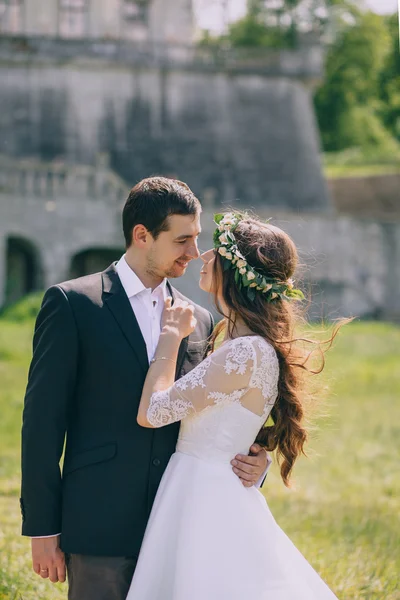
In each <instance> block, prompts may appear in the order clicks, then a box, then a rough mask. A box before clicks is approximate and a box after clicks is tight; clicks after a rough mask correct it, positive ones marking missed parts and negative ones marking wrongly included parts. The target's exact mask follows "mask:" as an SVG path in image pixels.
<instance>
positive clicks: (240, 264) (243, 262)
mask: <svg viewBox="0 0 400 600" xmlns="http://www.w3.org/2000/svg"><path fill="white" fill-rule="evenodd" d="M246 265H247V262H246V261H245V260H243V259H242V258H240V259H239V260H238V262H237V266H238V268H239V269H242V268H243V267H245V266H246Z"/></svg>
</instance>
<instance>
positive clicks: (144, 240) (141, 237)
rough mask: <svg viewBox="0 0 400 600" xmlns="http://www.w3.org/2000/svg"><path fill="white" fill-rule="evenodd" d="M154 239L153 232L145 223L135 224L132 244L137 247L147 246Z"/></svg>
mask: <svg viewBox="0 0 400 600" xmlns="http://www.w3.org/2000/svg"><path fill="white" fill-rule="evenodd" d="M150 238H151V239H152V236H151V233H150V232H149V231H148V229H146V227H145V226H144V225H135V227H134V228H133V230H132V244H133V245H134V246H136V248H145V247H146V246H147V244H148V243H149V241H150Z"/></svg>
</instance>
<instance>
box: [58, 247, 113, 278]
mask: <svg viewBox="0 0 400 600" xmlns="http://www.w3.org/2000/svg"><path fill="white" fill-rule="evenodd" d="M123 253H124V249H123V248H88V249H86V250H82V252H78V254H75V256H73V257H72V260H71V267H70V273H69V274H70V277H71V279H74V278H75V277H82V276H83V275H89V274H90V273H98V272H99V271H104V269H106V268H107V267H108V266H109V265H110V264H111V263H112V262H114V261H116V260H119V259H120V258H121V256H122V255H123Z"/></svg>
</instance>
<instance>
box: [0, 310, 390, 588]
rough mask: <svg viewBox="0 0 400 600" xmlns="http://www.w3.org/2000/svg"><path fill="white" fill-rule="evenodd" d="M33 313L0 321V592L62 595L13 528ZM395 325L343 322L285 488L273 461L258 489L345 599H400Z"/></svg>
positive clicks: (16, 527)
mask: <svg viewBox="0 0 400 600" xmlns="http://www.w3.org/2000/svg"><path fill="white" fill-rule="evenodd" d="M32 330H33V320H32V319H28V320H27V321H26V322H22V321H21V322H16V321H8V320H5V319H4V318H3V319H0V379H1V382H2V384H1V387H0V413H1V419H0V532H1V534H0V598H1V599H2V600H22V599H23V600H39V599H40V600H63V599H66V597H67V593H66V585H65V584H64V585H60V584H58V585H56V586H54V585H53V584H51V583H50V582H49V581H46V580H42V579H40V578H39V577H37V575H35V574H34V573H33V572H32V569H31V561H30V543H29V540H28V539H27V538H23V537H21V535H20V527H21V523H20V512H19V503H18V497H19V481H20V474H19V462H20V461H19V445H20V428H21V412H22V405H23V396H24V389H25V384H26V374H27V369H28V365H29V360H30V356H31V338H32ZM399 361H400V329H399V328H398V327H396V326H394V325H390V324H384V323H354V324H351V325H349V326H347V327H345V329H344V331H343V333H342V334H341V335H340V337H339V339H338V340H337V342H336V343H335V347H334V349H333V351H331V352H330V353H329V354H328V356H327V368H326V370H325V372H324V374H323V376H322V377H323V380H322V384H323V385H328V384H329V387H330V391H329V394H324V397H325V401H323V398H322V392H320V393H319V401H321V402H322V401H323V405H324V412H327V411H328V409H329V413H330V414H329V416H324V417H322V418H321V417H320V418H319V419H318V421H317V425H318V429H314V431H313V432H312V433H311V440H310V444H309V447H308V454H309V457H308V458H302V459H300V460H299V463H298V465H296V467H295V488H294V490H293V491H290V490H287V489H286V488H285V487H284V486H283V484H282V482H281V481H280V478H279V472H278V468H277V467H276V465H275V466H274V467H273V469H272V472H271V473H270V475H269V476H268V479H267V482H266V484H265V486H264V489H263V492H264V494H265V496H266V498H267V500H268V503H269V505H270V507H271V510H272V512H273V514H274V516H275V518H276V520H277V522H278V523H279V525H280V526H281V527H282V528H283V529H284V530H285V531H286V533H287V534H288V535H289V536H290V538H291V539H292V540H293V542H294V543H295V544H296V546H297V547H298V548H299V549H300V550H301V552H302V553H303V554H304V555H305V557H306V558H307V560H309V561H310V562H311V564H312V565H313V566H314V567H315V568H316V569H317V571H318V572H319V573H320V574H321V575H322V577H323V578H324V579H325V580H326V581H327V583H328V584H329V585H330V586H331V587H332V589H333V590H334V592H335V593H336V594H337V596H338V597H339V598H343V600H367V599H368V600H383V599H384V600H398V599H399V595H398V573H399V571H400V564H399V553H398V548H399V545H400V525H399V520H398V519H397V518H396V517H397V515H398V514H399V512H400V480H399V477H398V464H399V460H400V457H399V440H400V429H399V423H400V404H399V402H398V398H399V397H400V371H399V369H398V364H399Z"/></svg>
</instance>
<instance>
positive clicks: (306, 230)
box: [0, 163, 400, 319]
mask: <svg viewBox="0 0 400 600" xmlns="http://www.w3.org/2000/svg"><path fill="white" fill-rule="evenodd" d="M23 168H24V169H25V171H27V172H30V173H31V176H30V177H25V179H23V178H21V176H19V177H17V174H16V171H15V170H14V171H13V169H12V168H9V170H8V178H7V177H4V176H3V177H0V305H1V304H2V298H4V289H5V281H6V247H7V239H9V238H10V237H12V238H14V239H17V240H21V242H23V243H24V244H25V245H27V246H28V245H29V246H31V247H32V248H34V250H35V256H36V259H35V260H37V261H38V263H39V265H38V266H39V268H40V271H41V272H42V274H43V277H42V283H43V285H44V287H48V286H49V285H52V284H54V283H57V282H60V281H63V280H65V279H66V278H68V277H69V274H70V272H71V267H73V265H74V263H75V260H74V259H75V258H76V257H77V255H80V254H82V253H83V252H84V251H89V250H91V252H90V253H89V256H88V258H90V261H89V262H90V264H96V265H98V267H97V268H99V269H103V268H106V267H107V266H108V264H109V262H111V260H113V259H114V260H117V259H118V258H119V256H120V255H121V253H122V252H123V235H122V227H121V209H122V205H123V202H124V199H125V196H126V191H127V186H126V187H124V184H123V182H121V180H119V179H118V178H117V177H116V176H115V175H114V174H112V173H110V172H109V171H108V170H107V169H106V168H104V165H100V167H98V168H97V170H96V169H94V168H93V169H89V168H88V169H87V170H86V171H85V170H84V171H83V172H82V170H79V169H78V170H77V172H75V175H74V173H70V174H69V177H68V178H67V179H66V183H65V185H62V184H60V183H59V187H58V188H57V193H56V194H53V193H52V190H53V189H55V188H54V187H50V186H49V184H48V181H50V180H51V177H49V176H48V175H47V176H45V175H44V174H45V173H48V172H49V168H48V166H47V167H46V168H45V167H44V166H42V168H41V170H39V175H36V176H32V172H33V173H37V172H38V171H37V169H36V170H35V169H34V168H33V167H32V165H31V166H28V165H27V164H26V163H24V165H23ZM58 169H59V167H58ZM21 170H23V169H22V167H21V169H20V173H21ZM50 172H51V171H50ZM3 173H4V171H3ZM0 175H1V170H0ZM54 179H56V177H54ZM21 181H24V183H23V184H21ZM43 181H44V182H47V184H46V183H43ZM18 182H19V183H18ZM89 182H91V183H89ZM95 182H97V184H96V183H95ZM94 185H97V188H93V187H90V186H94ZM88 186H89V187H88ZM90 189H92V190H93V189H96V190H97V192H96V193H88V190H89V191H90ZM17 190H18V191H17ZM44 192H46V193H44ZM217 209H218V205H216V206H215V208H213V209H212V210H211V208H210V207H208V208H207V207H206V208H205V211H204V213H203V216H202V223H203V233H202V236H201V239H200V241H199V245H200V247H201V248H202V249H203V250H204V249H207V248H209V247H211V244H212V233H213V219H212V215H213V212H214V211H215V210H217ZM258 213H259V215H260V217H262V218H269V217H271V216H272V217H273V222H274V223H276V224H277V225H280V226H281V227H282V228H283V229H284V230H285V231H287V232H288V233H289V234H290V235H291V236H292V237H293V239H294V240H295V242H296V244H297V246H298V248H299V252H300V258H301V263H302V267H301V269H300V273H299V279H300V280H301V281H303V282H304V283H303V285H302V287H303V288H304V289H305V291H306V294H307V295H308V296H309V297H310V299H311V302H312V306H311V315H312V316H313V317H314V318H319V317H321V316H322V317H324V318H336V317H338V316H349V315H354V316H360V317H374V318H397V319H398V318H400V223H399V222H387V221H386V222H384V221H382V222H379V221H376V220H372V219H360V218H358V219H357V218H354V217H348V216H333V215H331V216H329V215H326V216H324V215H320V214H315V213H314V214H309V215H301V216H300V215H299V214H298V213H291V212H285V213H282V212H279V211H276V210H274V209H270V208H266V207H260V209H259V210H258ZM104 250H110V252H107V258H102V259H101V257H102V256H103V257H104V252H102V251H104ZM96 252H97V253H98V257H99V259H98V260H96ZM102 260H104V264H102ZM93 261H95V263H94V262H93ZM200 268H201V264H200V261H196V262H194V263H192V264H191V265H190V267H189V269H188V273H187V274H186V275H185V277H184V278H182V279H180V280H177V281H176V282H174V283H175V284H176V285H177V287H178V288H179V289H181V290H182V292H183V293H185V294H187V295H189V296H190V297H191V298H193V300H195V301H197V302H200V303H202V304H203V305H205V306H210V304H209V299H208V298H207V296H206V295H205V294H204V293H203V292H201V290H200V289H199V288H198V287H197V283H198V277H199V271H200Z"/></svg>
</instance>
